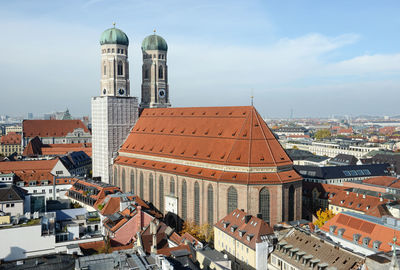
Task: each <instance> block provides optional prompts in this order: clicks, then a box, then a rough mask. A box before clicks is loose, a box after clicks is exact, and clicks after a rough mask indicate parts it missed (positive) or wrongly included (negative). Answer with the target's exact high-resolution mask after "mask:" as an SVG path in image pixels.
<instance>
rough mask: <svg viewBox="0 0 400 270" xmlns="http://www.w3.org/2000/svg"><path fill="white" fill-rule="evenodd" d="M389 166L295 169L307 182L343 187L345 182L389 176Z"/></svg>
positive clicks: (303, 167)
mask: <svg viewBox="0 0 400 270" xmlns="http://www.w3.org/2000/svg"><path fill="white" fill-rule="evenodd" d="M388 166H389V165H388V164H370V165H347V166H325V167H318V166H301V165H295V166H294V169H295V170H296V171H297V172H298V173H299V174H300V175H301V176H302V177H303V178H304V180H305V181H308V182H314V183H322V184H334V185H342V184H343V183H344V182H349V181H360V180H364V179H367V178H371V177H376V176H389V175H390V173H389V170H388Z"/></svg>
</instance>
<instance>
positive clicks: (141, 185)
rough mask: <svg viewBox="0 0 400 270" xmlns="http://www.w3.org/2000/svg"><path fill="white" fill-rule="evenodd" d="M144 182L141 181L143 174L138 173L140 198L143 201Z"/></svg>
mask: <svg viewBox="0 0 400 270" xmlns="http://www.w3.org/2000/svg"><path fill="white" fill-rule="evenodd" d="M143 182H144V180H143V172H140V186H139V188H140V198H142V199H143V185H144V183H143Z"/></svg>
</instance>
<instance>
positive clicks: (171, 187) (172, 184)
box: [169, 177, 175, 195]
mask: <svg viewBox="0 0 400 270" xmlns="http://www.w3.org/2000/svg"><path fill="white" fill-rule="evenodd" d="M169 194H171V195H175V180H174V178H173V177H171V180H170V181H169Z"/></svg>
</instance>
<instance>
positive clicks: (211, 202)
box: [207, 184, 214, 225]
mask: <svg viewBox="0 0 400 270" xmlns="http://www.w3.org/2000/svg"><path fill="white" fill-rule="evenodd" d="M207 211H208V215H207V221H208V224H210V225H212V224H214V189H213V187H212V185H211V184H209V185H208V190H207Z"/></svg>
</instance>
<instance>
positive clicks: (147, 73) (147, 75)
mask: <svg viewBox="0 0 400 270" xmlns="http://www.w3.org/2000/svg"><path fill="white" fill-rule="evenodd" d="M144 78H145V79H148V78H149V70H148V69H145V70H144Z"/></svg>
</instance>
